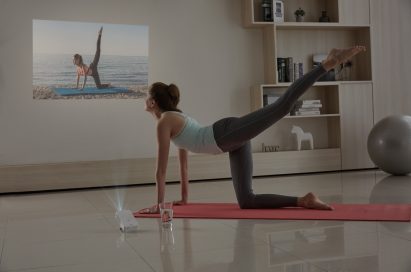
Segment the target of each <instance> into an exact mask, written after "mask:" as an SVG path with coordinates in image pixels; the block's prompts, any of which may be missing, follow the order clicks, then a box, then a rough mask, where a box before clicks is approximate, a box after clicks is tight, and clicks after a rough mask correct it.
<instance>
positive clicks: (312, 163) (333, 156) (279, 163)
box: [253, 148, 341, 175]
mask: <svg viewBox="0 0 411 272" xmlns="http://www.w3.org/2000/svg"><path fill="white" fill-rule="evenodd" d="M253 158H254V174H255V175H271V174H272V173H275V174H288V173H308V172H321V171H336V170H340V169H341V155H340V149H338V148H336V149H316V150H302V151H287V152H266V153H265V152H261V153H253Z"/></svg>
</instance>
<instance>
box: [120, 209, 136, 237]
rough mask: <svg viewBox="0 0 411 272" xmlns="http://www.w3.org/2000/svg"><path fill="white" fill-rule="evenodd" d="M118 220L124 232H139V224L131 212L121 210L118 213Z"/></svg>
mask: <svg viewBox="0 0 411 272" xmlns="http://www.w3.org/2000/svg"><path fill="white" fill-rule="evenodd" d="M116 218H117V220H118V222H119V224H120V230H121V231H122V232H134V231H137V229H138V222H137V219H136V218H135V217H134V215H133V213H132V212H131V211H130V210H121V211H118V212H116Z"/></svg>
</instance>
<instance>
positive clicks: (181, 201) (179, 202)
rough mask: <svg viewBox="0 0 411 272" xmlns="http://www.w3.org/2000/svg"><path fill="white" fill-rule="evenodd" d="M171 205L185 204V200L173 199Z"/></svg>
mask: <svg viewBox="0 0 411 272" xmlns="http://www.w3.org/2000/svg"><path fill="white" fill-rule="evenodd" d="M173 205H176V206H179V205H187V200H174V201H173Z"/></svg>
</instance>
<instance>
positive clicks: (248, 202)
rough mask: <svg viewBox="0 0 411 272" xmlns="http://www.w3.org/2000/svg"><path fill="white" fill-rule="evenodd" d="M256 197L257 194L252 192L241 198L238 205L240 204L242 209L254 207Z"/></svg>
mask: <svg viewBox="0 0 411 272" xmlns="http://www.w3.org/2000/svg"><path fill="white" fill-rule="evenodd" d="M254 197H255V195H254V194H253V193H250V194H248V195H247V196H244V197H241V198H239V199H238V206H240V209H243V210H244V209H254V208H255V205H254Z"/></svg>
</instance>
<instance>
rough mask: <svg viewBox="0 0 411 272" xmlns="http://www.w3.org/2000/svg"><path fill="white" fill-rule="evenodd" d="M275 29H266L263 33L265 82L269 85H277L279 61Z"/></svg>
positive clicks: (272, 27)
mask: <svg viewBox="0 0 411 272" xmlns="http://www.w3.org/2000/svg"><path fill="white" fill-rule="evenodd" d="M275 36H276V34H275V27H274V26H271V27H266V28H264V31H263V60H264V81H265V83H267V84H272V83H277V82H278V80H277V59H276V57H275V55H276V53H275V51H276V42H275Z"/></svg>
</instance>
